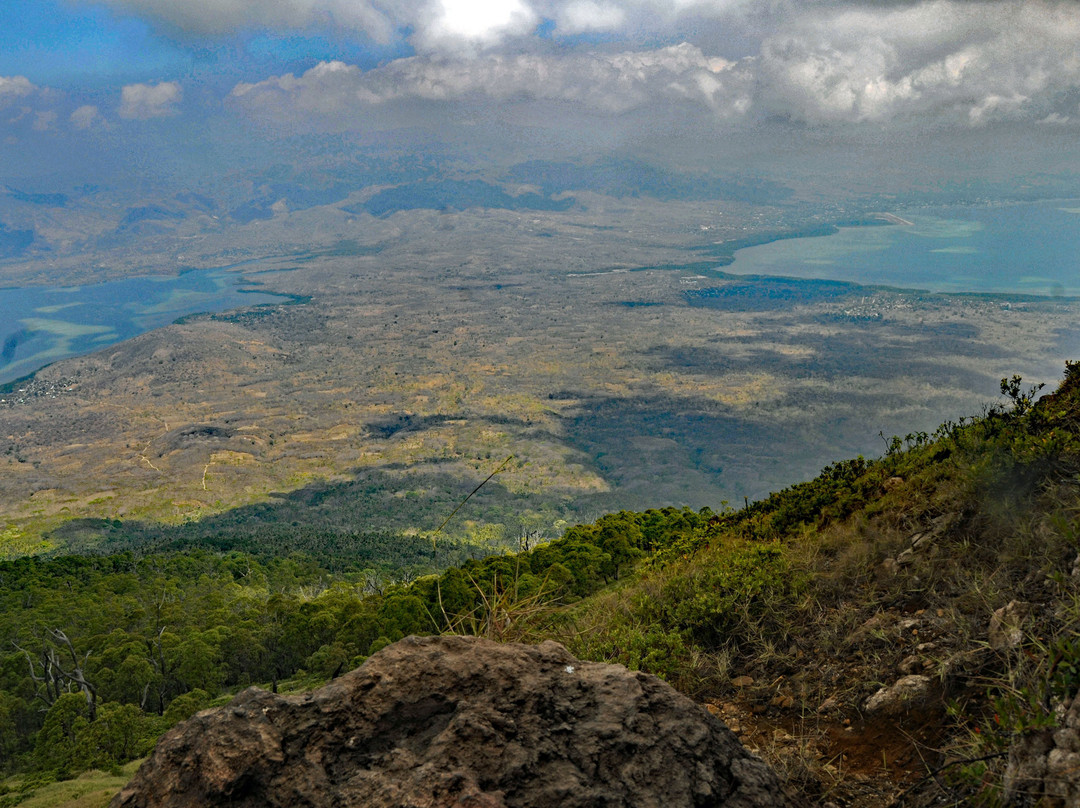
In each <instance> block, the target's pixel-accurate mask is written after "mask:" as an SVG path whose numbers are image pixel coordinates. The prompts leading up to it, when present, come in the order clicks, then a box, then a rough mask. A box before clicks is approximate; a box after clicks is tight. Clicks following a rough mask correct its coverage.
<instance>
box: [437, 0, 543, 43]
mask: <svg viewBox="0 0 1080 808" xmlns="http://www.w3.org/2000/svg"><path fill="white" fill-rule="evenodd" d="M430 10H431V12H433V13H434V16H433V17H429V16H428V15H426V14H425V15H424V18H422V19H421V20H418V21H417V22H419V23H420V28H419V31H418V36H417V38H416V40H417V44H419V45H420V46H421V47H423V48H425V49H430V48H440V47H450V48H455V47H457V46H459V45H462V44H464V45H484V44H494V43H495V42H497V41H499V40H500V39H502V38H503V37H506V36H520V35H523V34H528V33H530V32H531V31H532V30H533V29H534V28H535V27H536V24H537V23H538V22H539V17H538V16H537V15H536V12H534V11H533V10H532V9H531V8H530V7H529V6H528V5H526V3H524V2H522V0H437V2H435V3H434V4H433V5H432V7H431V9H430ZM428 20H430V21H428Z"/></svg>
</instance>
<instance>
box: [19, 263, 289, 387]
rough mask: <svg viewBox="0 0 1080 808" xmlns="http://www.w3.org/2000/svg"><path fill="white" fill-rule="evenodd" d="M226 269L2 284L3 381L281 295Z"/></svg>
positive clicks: (276, 298)
mask: <svg viewBox="0 0 1080 808" xmlns="http://www.w3.org/2000/svg"><path fill="white" fill-rule="evenodd" d="M241 280H242V278H241V276H240V275H238V274H236V273H234V272H228V271H227V270H226V269H213V270H196V271H191V272H185V273H183V274H181V275H176V276H153V277H140V278H125V279H124V280H118V281H109V282H107V283H98V284H88V285H85V286H28V287H20V288H9V289H0V384H2V383H4V382H9V381H11V380H13V379H18V378H20V377H22V376H26V375H28V374H30V373H32V372H34V371H35V370H38V369H39V368H41V367H43V366H44V365H47V364H49V363H50V362H55V361H56V360H58V359H63V358H65V357H68V356H74V355H77V354H83V353H89V352H90V351H94V350H97V349H99V348H104V347H106V346H107V345H112V344H113V343H116V342H120V341H121V340H125V339H130V338H131V337H134V336H136V335H138V334H141V333H143V332H145V331H149V330H151V329H154V328H160V327H161V326H164V325H168V324H169V323H171V322H173V321H174V320H176V319H177V318H179V317H182V316H184V315H187V314H193V313H196V312H219V311H226V310H228V309H235V308H238V307H241V306H254V305H259V304H263V303H271V302H280V301H281V299H282V298H281V297H280V296H277V295H271V294H266V293H263V292H251V291H248V290H244V289H241V288H240V286H239V282H240V281H241Z"/></svg>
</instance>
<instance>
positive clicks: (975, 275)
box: [729, 200, 1080, 296]
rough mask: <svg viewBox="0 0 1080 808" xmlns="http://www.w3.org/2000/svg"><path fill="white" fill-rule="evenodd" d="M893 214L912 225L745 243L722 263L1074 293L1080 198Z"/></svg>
mask: <svg viewBox="0 0 1080 808" xmlns="http://www.w3.org/2000/svg"><path fill="white" fill-rule="evenodd" d="M898 216H899V217H901V218H902V219H903V220H904V221H907V222H910V224H893V225H889V226H882V227H845V228H841V230H840V232H839V233H836V234H834V235H830V236H824V237H821V236H819V237H811V238H794V239H781V240H779V241H773V242H770V243H768V244H762V245H759V246H755V247H747V248H745V249H741V250H739V251H738V252H736V254H735V256H736V257H735V263H734V264H733V265H732V266H731V267H730V268H729V269H730V271H732V272H735V273H736V274H740V275H743V274H745V275H783V276H787V277H795V278H820V279H829V280H842V281H852V282H855V283H862V284H872V285H884V286H897V287H904V288H911V289H926V290H929V291H933V292H968V293H1000V294H1015V295H1021V294H1023V295H1044V296H1059V295H1068V296H1080V201H1075V200H1069V201H1061V200H1056V201H1043V202H1034V203H1011V204H994V205H984V206H951V207H938V208H929V207H928V208H919V209H913V210H907V211H899V212H898Z"/></svg>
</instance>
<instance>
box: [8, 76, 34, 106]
mask: <svg viewBox="0 0 1080 808" xmlns="http://www.w3.org/2000/svg"><path fill="white" fill-rule="evenodd" d="M35 90H37V87H36V86H34V84H33V83H32V82H31V81H30V79H28V78H26V76H0V108H3V107H6V106H7V105H8V104H11V103H13V102H15V101H18V100H19V99H20V98H26V96H28V95H30V94H31V93H33V92H34V91H35Z"/></svg>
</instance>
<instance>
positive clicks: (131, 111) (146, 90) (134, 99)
mask: <svg viewBox="0 0 1080 808" xmlns="http://www.w3.org/2000/svg"><path fill="white" fill-rule="evenodd" d="M183 96H184V91H183V90H182V89H181V87H180V85H179V84H178V83H177V82H175V81H163V82H160V83H159V84H128V85H127V86H125V87H124V88H123V89H122V90H121V91H120V117H121V118H133V119H137V120H145V119H147V118H163V117H167V116H169V115H176V114H177V112H178V110H177V108H176V105H177V104H178V103H179V102H180V100H181V99H182V98H183Z"/></svg>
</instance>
